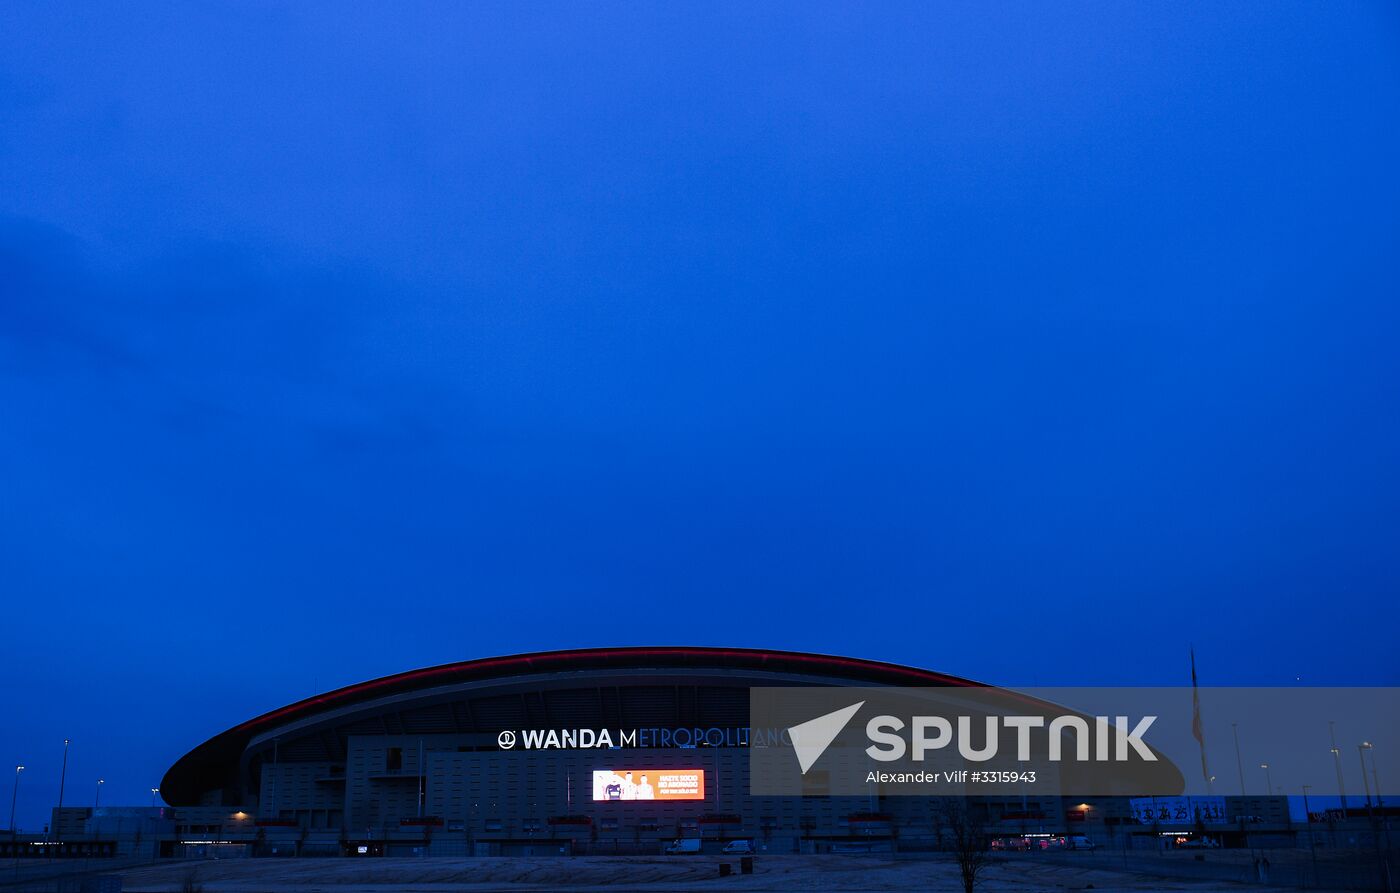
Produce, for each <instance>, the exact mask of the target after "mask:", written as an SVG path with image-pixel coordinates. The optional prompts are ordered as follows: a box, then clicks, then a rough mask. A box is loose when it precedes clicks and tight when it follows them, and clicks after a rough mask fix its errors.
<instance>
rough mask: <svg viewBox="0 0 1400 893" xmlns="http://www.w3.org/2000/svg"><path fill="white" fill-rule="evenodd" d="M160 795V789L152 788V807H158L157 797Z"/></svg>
mask: <svg viewBox="0 0 1400 893" xmlns="http://www.w3.org/2000/svg"><path fill="white" fill-rule="evenodd" d="M159 793H160V788H151V805H152V806H155V805H156V795H157V794H159Z"/></svg>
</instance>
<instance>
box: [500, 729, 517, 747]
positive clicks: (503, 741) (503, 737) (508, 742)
mask: <svg viewBox="0 0 1400 893" xmlns="http://www.w3.org/2000/svg"><path fill="white" fill-rule="evenodd" d="M496 744H497V746H498V747H500V748H501V750H510V749H511V748H512V747H514V746H515V733H514V732H512V731H511V730H510V729H506V730H505V731H503V732H501V734H499V735H497V736H496Z"/></svg>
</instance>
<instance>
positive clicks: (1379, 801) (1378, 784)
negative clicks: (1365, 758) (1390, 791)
mask: <svg viewBox="0 0 1400 893" xmlns="http://www.w3.org/2000/svg"><path fill="white" fill-rule="evenodd" d="M1361 746H1362V747H1363V748H1365V749H1366V750H1369V751H1370V752H1371V781H1373V782H1375V783H1376V808H1377V809H1384V808H1385V801H1384V800H1382V799H1381V778H1380V775H1378V774H1377V773H1376V750H1375V748H1374V747H1372V746H1371V742H1369V741H1362V742H1361Z"/></svg>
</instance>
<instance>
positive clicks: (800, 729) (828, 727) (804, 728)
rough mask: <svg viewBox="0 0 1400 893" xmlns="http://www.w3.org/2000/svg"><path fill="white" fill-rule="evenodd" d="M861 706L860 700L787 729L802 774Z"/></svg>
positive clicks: (824, 750)
mask: <svg viewBox="0 0 1400 893" xmlns="http://www.w3.org/2000/svg"><path fill="white" fill-rule="evenodd" d="M863 706H865V702H864V701H860V702H858V703H855V704H852V705H851V706H849V707H842V708H841V709H840V710H836V711H833V712H831V713H828V714H826V715H825V716H818V717H817V718H816V719H809V720H807V721H806V722H804V723H799V724H797V725H795V726H793V727H792V728H790V729H788V736H789V737H790V738H791V739H792V749H793V750H794V751H796V752H797V764H798V765H799V766H801V767H802V774H803V775H806V774H807V770H808V769H810V768H812V764H813V763H815V762H816V761H817V760H819V759H821V755H822V754H824V753H826V749H827V748H828V747H830V746H831V742H833V741H835V740H836V736H837V735H839V734H841V730H842V729H844V728H845V727H846V723H848V722H850V721H851V717H853V716H855V715H856V711H857V710H859V709H860V708H861V707H863Z"/></svg>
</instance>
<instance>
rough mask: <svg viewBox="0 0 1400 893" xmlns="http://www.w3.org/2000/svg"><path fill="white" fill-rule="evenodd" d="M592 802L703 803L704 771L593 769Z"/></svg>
mask: <svg viewBox="0 0 1400 893" xmlns="http://www.w3.org/2000/svg"><path fill="white" fill-rule="evenodd" d="M593 799H594V800H704V799H705V770H704V769H594V770H593Z"/></svg>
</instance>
